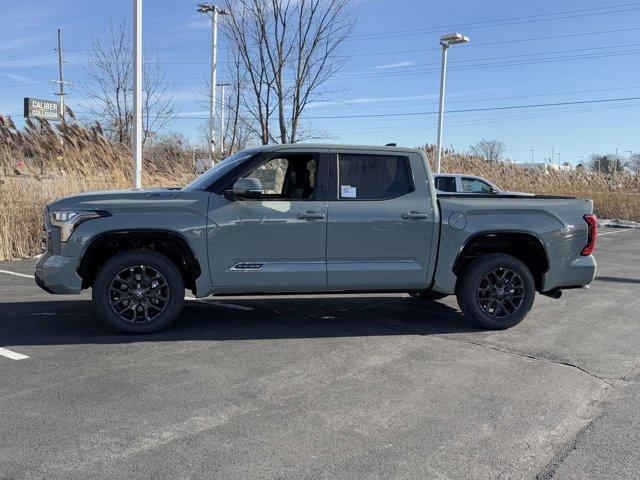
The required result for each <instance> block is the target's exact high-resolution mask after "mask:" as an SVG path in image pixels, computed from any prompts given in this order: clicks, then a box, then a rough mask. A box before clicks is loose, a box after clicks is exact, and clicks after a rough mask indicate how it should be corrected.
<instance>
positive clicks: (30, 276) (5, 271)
mask: <svg viewBox="0 0 640 480" xmlns="http://www.w3.org/2000/svg"><path fill="white" fill-rule="evenodd" d="M0 273H6V274H7V275H15V276H16V277H24V278H33V275H27V274H26V273H18V272H10V271H9V270H0Z"/></svg>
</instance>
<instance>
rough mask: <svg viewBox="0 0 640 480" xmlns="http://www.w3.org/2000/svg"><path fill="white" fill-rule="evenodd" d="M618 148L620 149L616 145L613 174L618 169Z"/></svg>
mask: <svg viewBox="0 0 640 480" xmlns="http://www.w3.org/2000/svg"><path fill="white" fill-rule="evenodd" d="M618 150H620V147H616V156H615V158H614V159H613V174H614V175H615V174H616V173H617V171H618Z"/></svg>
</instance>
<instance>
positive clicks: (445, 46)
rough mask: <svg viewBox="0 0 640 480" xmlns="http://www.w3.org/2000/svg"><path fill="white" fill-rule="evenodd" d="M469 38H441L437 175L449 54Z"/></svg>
mask: <svg viewBox="0 0 640 480" xmlns="http://www.w3.org/2000/svg"><path fill="white" fill-rule="evenodd" d="M468 41H469V37H465V36H464V35H462V34H460V33H452V34H450V35H443V36H442V37H440V46H441V47H442V65H441V66H440V106H439V109H438V136H437V138H436V173H440V163H441V161H442V130H443V126H444V93H445V84H446V81H447V52H448V51H449V47H451V45H457V44H459V43H467V42H468Z"/></svg>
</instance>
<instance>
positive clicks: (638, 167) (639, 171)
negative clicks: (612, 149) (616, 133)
mask: <svg viewBox="0 0 640 480" xmlns="http://www.w3.org/2000/svg"><path fill="white" fill-rule="evenodd" d="M627 168H629V171H631V173H634V174H636V175H640V153H634V154H632V155H631V156H630V157H629V162H627Z"/></svg>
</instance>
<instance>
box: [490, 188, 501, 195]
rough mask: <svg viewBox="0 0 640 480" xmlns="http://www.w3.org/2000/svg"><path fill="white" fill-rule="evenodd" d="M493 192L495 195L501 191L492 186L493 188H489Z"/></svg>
mask: <svg viewBox="0 0 640 480" xmlns="http://www.w3.org/2000/svg"><path fill="white" fill-rule="evenodd" d="M489 191H490V192H491V193H493V194H494V195H497V194H498V193H500V191H499V190H498V189H497V188H493V187H491V190H489Z"/></svg>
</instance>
